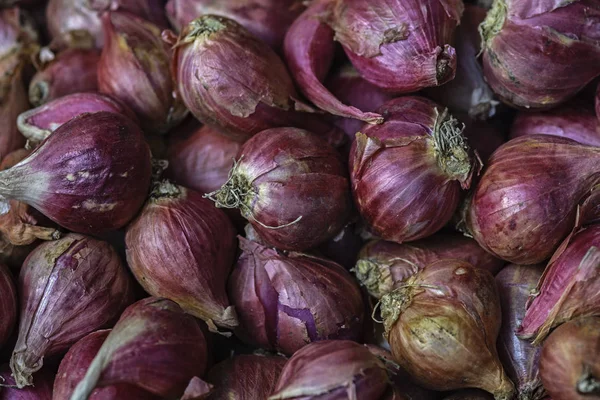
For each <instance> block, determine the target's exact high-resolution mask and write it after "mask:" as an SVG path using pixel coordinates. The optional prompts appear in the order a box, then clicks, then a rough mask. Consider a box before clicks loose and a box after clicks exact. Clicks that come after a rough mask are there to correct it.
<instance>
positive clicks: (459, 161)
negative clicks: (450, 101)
mask: <svg viewBox="0 0 600 400" xmlns="http://www.w3.org/2000/svg"><path fill="white" fill-rule="evenodd" d="M436 113H437V116H436V121H435V126H434V128H433V141H434V146H435V152H436V158H437V161H438V165H439V167H440V168H441V169H442V171H444V173H445V174H446V175H447V176H448V177H449V178H451V179H453V180H458V181H459V182H461V184H462V183H463V182H468V181H469V178H470V175H471V171H472V169H473V165H472V162H471V157H470V156H469V145H468V144H467V141H466V139H465V137H464V135H463V134H462V132H463V130H464V128H465V126H464V124H461V123H460V122H458V120H457V119H456V118H454V117H453V116H452V115H451V114H450V113H449V112H448V109H445V110H444V111H443V112H442V113H439V112H438V111H437V109H436Z"/></svg>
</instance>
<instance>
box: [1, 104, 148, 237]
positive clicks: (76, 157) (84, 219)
mask: <svg viewBox="0 0 600 400" xmlns="http://www.w3.org/2000/svg"><path fill="white" fill-rule="evenodd" d="M151 172H152V171H151V164H150V151H149V149H148V145H147V144H146V142H145V141H144V138H143V135H142V132H141V131H140V129H139V128H138V127H137V125H136V124H135V123H134V122H133V121H131V120H130V119H129V118H127V117H124V116H122V115H119V114H114V113H109V112H97V113H93V114H84V115H80V116H79V117H76V118H73V119H72V120H70V121H69V122H67V123H65V124H63V125H62V126H61V127H60V128H58V129H57V130H56V131H54V132H53V133H52V135H50V136H49V137H48V138H47V139H46V140H44V141H43V142H42V143H41V144H40V145H39V147H37V148H36V149H35V150H34V151H33V153H31V154H30V155H29V156H28V157H27V158H26V159H24V160H23V161H22V162H21V163H19V164H18V165H16V166H14V167H12V168H10V169H7V170H5V171H2V172H0V195H2V196H4V197H6V198H9V199H15V200H19V201H22V202H24V203H27V204H29V205H31V206H33V207H35V208H36V209H37V210H39V211H40V212H42V213H43V214H44V215H46V216H47V217H48V218H50V219H51V220H53V221H55V222H56V223H57V224H59V225H61V226H63V227H65V228H67V229H69V230H72V231H75V232H79V233H89V234H95V235H97V234H100V233H103V232H107V231H111V230H114V229H117V228H120V227H122V226H123V225H125V224H126V223H127V222H129V221H130V220H131V219H132V218H133V217H134V216H135V214H136V213H137V212H138V210H139V209H140V208H141V206H142V204H143V202H144V200H145V197H146V195H147V193H148V190H149V187H150V178H151Z"/></svg>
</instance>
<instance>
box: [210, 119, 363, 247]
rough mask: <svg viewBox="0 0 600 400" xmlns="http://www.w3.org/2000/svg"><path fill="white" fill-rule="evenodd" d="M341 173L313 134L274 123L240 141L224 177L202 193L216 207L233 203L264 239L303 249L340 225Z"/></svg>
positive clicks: (345, 205) (344, 190)
mask: <svg viewBox="0 0 600 400" xmlns="http://www.w3.org/2000/svg"><path fill="white" fill-rule="evenodd" d="M346 174H347V173H346V171H345V168H344V166H343V164H342V162H341V160H340V158H339V156H338V154H337V152H336V151H335V149H334V148H333V147H331V146H329V145H328V144H327V143H326V142H325V141H323V140H322V139H320V138H319V137H317V136H316V135H314V134H312V133H309V132H307V131H303V130H300V129H295V128H275V129H269V130H266V131H262V132H261V133H259V134H258V135H256V136H254V137H252V138H251V139H250V140H248V141H247V142H246V143H244V145H243V146H242V149H241V150H240V154H239V159H238V161H237V163H236V164H235V166H234V167H233V169H232V170H231V172H230V177H229V180H228V181H227V182H226V183H225V185H223V187H222V188H221V189H219V190H218V191H216V192H213V193H211V194H209V195H208V196H209V197H210V198H211V199H214V200H215V202H216V204H217V206H218V207H226V208H239V209H240V210H241V212H242V216H243V217H244V218H246V219H247V220H248V221H249V222H250V223H251V224H252V226H253V227H254V229H255V230H256V231H257V232H258V234H259V235H260V237H261V238H262V239H263V240H264V241H266V242H267V243H269V244H270V245H273V246H275V247H277V248H279V249H283V250H305V249H309V248H312V247H315V246H317V245H319V244H321V243H323V242H324V241H325V240H327V239H329V238H331V237H333V236H335V235H336V234H337V233H338V232H339V231H340V230H341V229H342V227H344V226H345V224H346V219H347V217H348V214H349V212H350V205H351V199H350V192H349V185H348V179H347V177H346Z"/></svg>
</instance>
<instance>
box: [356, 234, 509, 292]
mask: <svg viewBox="0 0 600 400" xmlns="http://www.w3.org/2000/svg"><path fill="white" fill-rule="evenodd" d="M443 259H456V260H463V261H466V262H468V263H469V264H471V265H473V266H475V267H477V268H481V269H485V270H487V271H489V272H490V273H492V274H496V273H497V272H498V271H500V269H502V267H503V266H504V261H502V260H499V259H497V258H495V257H494V256H492V255H491V254H489V253H488V252H486V251H485V250H484V249H482V248H481V247H479V245H478V244H477V242H476V241H474V240H473V239H469V238H467V237H464V236H462V235H458V234H445V233H438V234H436V235H433V236H431V237H429V238H427V239H422V240H418V241H416V242H412V243H404V244H398V243H394V242H386V241H385V240H371V241H370V242H369V243H367V244H366V245H365V246H364V247H363V248H362V249H361V250H360V253H359V255H358V261H357V263H356V266H355V268H354V274H355V275H356V277H357V279H358V281H359V282H360V283H361V284H362V285H363V286H365V288H366V289H367V290H368V291H369V294H370V295H371V296H373V297H375V298H377V299H381V297H382V296H383V295H385V294H387V293H390V292H392V291H393V290H394V289H396V288H397V287H398V286H401V285H402V284H404V283H405V282H406V281H407V280H408V279H409V278H410V277H411V276H413V275H415V274H416V273H417V272H419V271H420V270H422V269H423V268H425V267H426V266H427V265H429V264H431V263H433V262H435V261H439V260H443Z"/></svg>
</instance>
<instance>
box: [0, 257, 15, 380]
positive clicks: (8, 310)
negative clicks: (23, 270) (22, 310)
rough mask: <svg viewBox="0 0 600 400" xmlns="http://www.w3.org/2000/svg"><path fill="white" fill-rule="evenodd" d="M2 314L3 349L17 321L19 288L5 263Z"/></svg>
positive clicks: (0, 269) (0, 278) (0, 277)
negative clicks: (17, 288) (16, 287)
mask: <svg viewBox="0 0 600 400" xmlns="http://www.w3.org/2000/svg"><path fill="white" fill-rule="evenodd" d="M0 315H1V316H2V319H1V320H0V349H1V348H2V346H4V344H5V343H6V341H7V340H8V338H9V337H10V335H11V333H12V331H13V329H14V327H15V323H16V321H17V290H16V289H15V285H14V283H13V280H12V275H11V273H10V271H9V270H8V267H6V266H5V265H3V264H0ZM0 383H2V382H0ZM1 390H2V389H0V391H1Z"/></svg>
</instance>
